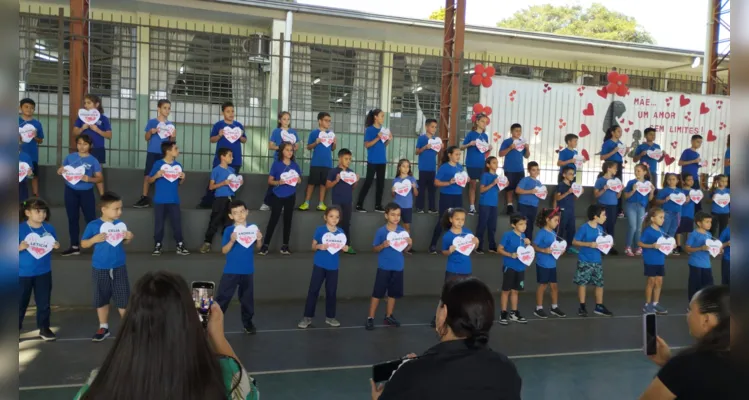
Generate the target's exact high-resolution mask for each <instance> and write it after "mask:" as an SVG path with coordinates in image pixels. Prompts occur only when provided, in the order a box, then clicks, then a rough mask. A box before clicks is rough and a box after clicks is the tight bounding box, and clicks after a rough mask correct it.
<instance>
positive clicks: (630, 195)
mask: <svg viewBox="0 0 749 400" xmlns="http://www.w3.org/2000/svg"><path fill="white" fill-rule="evenodd" d="M641 191H642V192H641ZM646 191H647V193H645V194H643V192H646ZM654 194H655V186H653V184H652V182H651V180H650V179H648V167H646V166H645V165H644V164H637V166H635V179H632V180H630V181H629V182H627V186H625V187H624V199H626V200H627V207H626V209H625V211H626V215H627V222H628V223H629V229H628V230H627V240H626V247H625V249H624V254H626V255H627V256H629V257H634V256H635V254H636V255H638V256H639V255H642V248H638V249H637V252H636V253H635V252H632V244H633V243H635V240H637V238H639V237H640V232H641V231H642V219H643V218H645V209H647V207H648V203H649V202H650V200H653V195H654ZM635 244H636V243H635Z"/></svg>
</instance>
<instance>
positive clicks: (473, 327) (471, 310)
mask: <svg viewBox="0 0 749 400" xmlns="http://www.w3.org/2000/svg"><path fill="white" fill-rule="evenodd" d="M493 324H494V298H493V297H492V294H491V291H490V290H489V288H488V287H487V286H486V285H485V284H484V283H483V282H481V281H479V280H478V279H475V278H468V279H465V280H452V281H448V282H447V283H445V286H444V287H443V289H442V297H441V298H440V303H439V307H438V308H437V315H436V328H435V329H436V331H437V334H438V335H439V339H440V343H439V344H438V345H436V346H434V347H432V348H431V349H429V350H427V351H426V352H425V353H424V354H422V355H421V356H419V357H416V356H415V355H410V356H409V358H411V359H410V360H408V361H407V362H404V363H403V364H401V366H400V368H399V369H398V370H397V372H395V374H393V376H392V378H391V379H390V381H389V382H388V383H387V385H385V386H384V387H383V386H382V385H376V384H375V383H374V382H372V399H374V400H377V399H379V400H393V399H404V400H405V399H408V400H422V399H423V400H427V399H428V400H440V399H446V400H447V399H449V400H455V399H466V400H467V399H470V400H484V399H487V400H488V399H492V400H519V399H520V386H521V380H520V376H519V375H518V372H517V369H515V365H514V364H513V363H512V361H510V360H509V359H508V358H507V357H506V356H504V355H502V354H499V353H497V352H495V351H493V350H492V349H490V348H489V347H488V345H487V343H488V341H489V330H490V329H491V328H492V325H493Z"/></svg>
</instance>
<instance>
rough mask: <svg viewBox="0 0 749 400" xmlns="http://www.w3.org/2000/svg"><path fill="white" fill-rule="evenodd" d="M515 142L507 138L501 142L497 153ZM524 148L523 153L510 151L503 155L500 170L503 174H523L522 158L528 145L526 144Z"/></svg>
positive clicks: (514, 150) (515, 150)
mask: <svg viewBox="0 0 749 400" xmlns="http://www.w3.org/2000/svg"><path fill="white" fill-rule="evenodd" d="M514 141H515V139H513V138H507V139H505V140H503V141H502V145H500V146H499V151H504V150H507V149H508V148H509V147H510V146H511V145H512V143H513V142H514ZM525 146H526V147H525V148H524V149H523V151H518V150H517V149H513V150H510V151H509V152H507V154H506V155H505V161H504V165H503V166H502V168H503V169H504V171H505V172H523V171H525V169H524V168H523V156H524V155H525V149H527V148H528V147H527V146H528V144H527V143H526V145H525Z"/></svg>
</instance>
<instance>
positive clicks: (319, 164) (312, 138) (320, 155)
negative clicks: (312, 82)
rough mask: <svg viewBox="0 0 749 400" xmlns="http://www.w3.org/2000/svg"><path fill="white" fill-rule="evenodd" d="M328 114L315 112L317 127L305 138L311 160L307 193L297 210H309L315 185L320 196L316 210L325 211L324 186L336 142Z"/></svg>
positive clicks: (331, 165)
mask: <svg viewBox="0 0 749 400" xmlns="http://www.w3.org/2000/svg"><path fill="white" fill-rule="evenodd" d="M330 122H331V119H330V114H328V113H326V112H321V113H318V114H317V129H315V130H314V131H312V132H310V133H309V137H308V139H307V150H309V151H311V152H312V160H310V167H309V181H308V182H307V193H306V194H305V195H304V203H302V205H301V206H299V211H307V210H309V200H310V199H311V198H312V192H314V191H315V186H319V187H320V197H319V199H320V200H319V202H318V203H317V211H325V210H327V209H328V207H327V206H325V188H326V187H327V179H328V172H330V169H331V168H333V151H334V150H335V148H336V144H337V142H338V140H337V138H336V136H335V133H334V132H333V131H331V130H330Z"/></svg>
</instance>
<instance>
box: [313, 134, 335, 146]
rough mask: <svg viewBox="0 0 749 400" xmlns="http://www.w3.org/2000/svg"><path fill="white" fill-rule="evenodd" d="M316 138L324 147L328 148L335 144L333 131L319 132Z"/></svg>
mask: <svg viewBox="0 0 749 400" xmlns="http://www.w3.org/2000/svg"><path fill="white" fill-rule="evenodd" d="M317 138H318V139H320V144H322V145H323V146H325V147H330V146H331V145H333V142H335V133H333V131H330V132H320V134H319V135H318V136H317Z"/></svg>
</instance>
